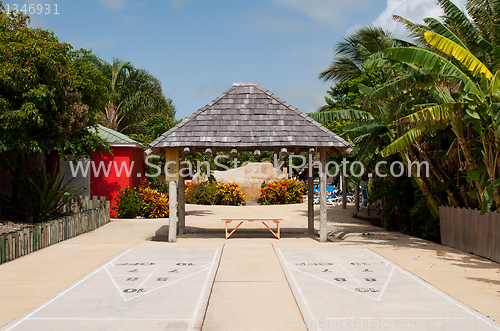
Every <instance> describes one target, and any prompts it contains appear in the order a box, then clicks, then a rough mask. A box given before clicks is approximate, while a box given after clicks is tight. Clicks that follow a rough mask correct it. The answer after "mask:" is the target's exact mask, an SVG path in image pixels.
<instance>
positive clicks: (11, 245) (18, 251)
mask: <svg viewBox="0 0 500 331" xmlns="http://www.w3.org/2000/svg"><path fill="white" fill-rule="evenodd" d="M64 210H65V211H66V212H73V213H74V214H71V215H68V216H64V217H61V218H58V219H54V220H51V221H48V222H45V223H38V224H34V225H33V226H30V227H26V228H23V229H21V230H19V231H16V232H12V233H7V234H3V235H0V264H1V263H4V262H7V261H11V260H14V259H16V258H18V257H20V256H23V255H26V254H29V253H31V252H34V251H36V250H39V249H42V248H44V247H47V246H50V245H52V244H55V243H58V242H60V241H63V240H66V239H69V238H72V237H75V236H78V235H79V234H82V233H85V232H89V231H92V230H94V229H97V228H98V227H100V226H102V225H104V224H106V223H108V222H109V201H106V200H105V198H104V197H101V199H100V200H98V199H97V197H96V196H94V197H93V198H92V199H89V197H85V198H79V199H76V200H73V201H72V202H71V203H69V204H68V205H66V206H65V208H64Z"/></svg>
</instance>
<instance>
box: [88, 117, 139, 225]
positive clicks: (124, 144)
mask: <svg viewBox="0 0 500 331" xmlns="http://www.w3.org/2000/svg"><path fill="white" fill-rule="evenodd" d="M96 133H97V134H98V135H99V136H100V137H101V138H103V139H104V140H106V141H107V142H109V144H110V146H111V148H110V150H111V152H112V155H108V154H106V153H104V154H103V155H100V154H99V153H94V154H93V158H94V159H93V160H92V161H90V162H91V164H90V195H91V196H94V195H97V196H99V197H101V196H105V197H106V200H108V201H110V202H111V207H114V206H116V201H115V198H116V197H117V195H118V188H121V189H122V190H123V189H125V187H127V186H130V187H136V186H139V185H140V183H141V180H143V179H144V151H143V147H142V145H141V144H140V143H138V142H137V141H135V140H133V139H130V138H129V137H127V136H126V135H124V134H121V133H119V132H117V131H114V130H111V129H108V128H106V127H103V126H101V125H99V126H98V129H97V132H96ZM110 216H111V217H115V216H116V211H115V210H113V209H111V211H110Z"/></svg>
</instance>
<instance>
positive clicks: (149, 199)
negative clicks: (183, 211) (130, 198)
mask: <svg viewBox="0 0 500 331" xmlns="http://www.w3.org/2000/svg"><path fill="white" fill-rule="evenodd" d="M140 194H141V198H142V205H141V212H142V214H143V215H144V216H145V217H148V218H162V217H168V215H169V211H170V208H169V199H168V193H162V192H160V191H158V190H157V189H154V188H151V187H148V186H142V187H141V189H140Z"/></svg>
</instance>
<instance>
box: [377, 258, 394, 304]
mask: <svg viewBox="0 0 500 331" xmlns="http://www.w3.org/2000/svg"><path fill="white" fill-rule="evenodd" d="M394 270H396V268H395V267H394V266H392V269H391V272H390V273H389V276H388V277H387V280H386V281H385V284H384V287H382V290H380V294H379V295H378V298H377V301H380V299H382V295H384V292H385V289H386V288H387V285H389V282H390V281H391V278H392V274H393V273H394Z"/></svg>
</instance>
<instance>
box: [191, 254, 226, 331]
mask: <svg viewBox="0 0 500 331" xmlns="http://www.w3.org/2000/svg"><path fill="white" fill-rule="evenodd" d="M218 254H219V249H217V250H216V251H215V254H214V257H213V259H212V263H211V265H210V270H209V271H208V273H207V277H206V278H205V283H204V284H203V288H202V289H201V293H200V296H199V297H198V302H197V303H196V307H195V308H194V312H193V316H192V317H191V321H190V322H189V325H188V328H187V331H192V330H193V328H194V324H195V323H196V317H197V316H198V312H199V311H200V308H201V305H202V304H203V301H204V300H203V299H204V294H205V291H206V290H207V286H208V282H209V281H210V276H211V275H212V272H213V269H214V265H215V260H216V259H217V256H218ZM214 281H215V279H214Z"/></svg>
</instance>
